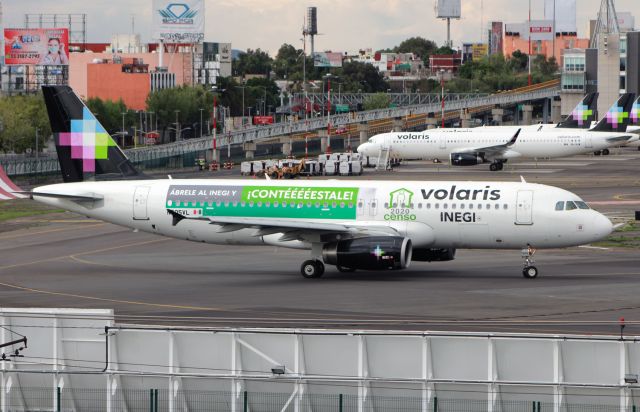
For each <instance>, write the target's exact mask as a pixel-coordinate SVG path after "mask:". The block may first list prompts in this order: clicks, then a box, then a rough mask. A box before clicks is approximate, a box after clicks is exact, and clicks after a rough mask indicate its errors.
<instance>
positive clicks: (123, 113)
mask: <svg viewBox="0 0 640 412" xmlns="http://www.w3.org/2000/svg"><path fill="white" fill-rule="evenodd" d="M126 115H127V112H122V132H121V133H122V146H121V147H122V148H123V149H124V134H125V133H126V132H125V130H124V117H125V116H126Z"/></svg>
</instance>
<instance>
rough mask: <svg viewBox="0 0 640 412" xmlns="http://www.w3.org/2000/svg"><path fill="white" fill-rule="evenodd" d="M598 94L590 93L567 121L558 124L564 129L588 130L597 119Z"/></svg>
mask: <svg viewBox="0 0 640 412" xmlns="http://www.w3.org/2000/svg"><path fill="white" fill-rule="evenodd" d="M597 105H598V93H589V94H587V95H586V96H584V98H583V99H582V100H581V101H580V103H578V105H577V106H576V107H575V109H573V111H572V112H571V114H570V115H569V117H567V118H566V120H564V121H562V122H560V123H558V126H556V127H559V128H564V129H588V128H590V127H591V122H592V121H594V120H595V119H596V114H597Z"/></svg>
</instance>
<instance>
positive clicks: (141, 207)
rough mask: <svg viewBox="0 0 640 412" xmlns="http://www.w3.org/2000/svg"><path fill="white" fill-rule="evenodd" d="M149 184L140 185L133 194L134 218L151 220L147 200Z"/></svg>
mask: <svg viewBox="0 0 640 412" xmlns="http://www.w3.org/2000/svg"><path fill="white" fill-rule="evenodd" d="M149 190H151V188H150V187H148V186H138V187H136V191H135V193H134V194H133V220H149V211H148V208H147V200H148V198H149Z"/></svg>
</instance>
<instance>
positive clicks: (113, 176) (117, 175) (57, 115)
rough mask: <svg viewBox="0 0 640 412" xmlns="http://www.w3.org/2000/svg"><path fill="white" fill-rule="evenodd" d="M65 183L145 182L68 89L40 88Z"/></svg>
mask: <svg viewBox="0 0 640 412" xmlns="http://www.w3.org/2000/svg"><path fill="white" fill-rule="evenodd" d="M42 94H43V95H44V101H45V104H46V106H47V112H48V114H49V122H50V123H51V131H52V132H53V135H54V140H55V144H56V151H57V152H58V161H59V162H60V170H61V171H62V177H63V179H64V181H65V182H81V181H83V180H94V179H96V178H98V179H101V180H120V179H145V178H146V176H144V175H143V174H142V173H140V172H138V171H137V170H136V169H135V167H133V164H131V162H130V161H129V159H128V158H127V156H126V155H125V154H124V153H123V152H122V150H120V148H119V147H118V145H117V144H116V142H115V141H114V140H113V139H112V138H111V136H110V135H109V133H107V131H106V130H105V128H104V127H103V126H102V125H101V124H100V122H99V121H98V120H97V119H96V117H95V116H94V115H93V113H91V111H90V110H89V109H88V108H87V106H86V105H85V104H84V103H83V102H82V100H80V98H79V97H78V96H77V95H76V94H75V93H74V91H73V90H72V89H71V87H69V86H42Z"/></svg>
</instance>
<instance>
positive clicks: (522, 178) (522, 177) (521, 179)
mask: <svg viewBox="0 0 640 412" xmlns="http://www.w3.org/2000/svg"><path fill="white" fill-rule="evenodd" d="M520 182H522V183H527V181H526V180H524V176H522V175H520Z"/></svg>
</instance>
